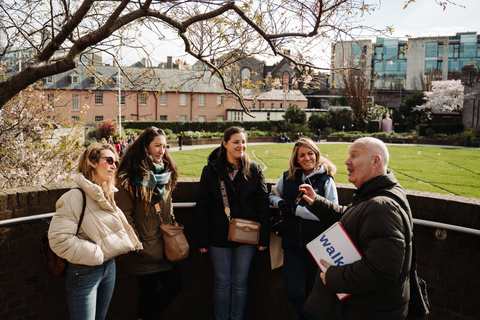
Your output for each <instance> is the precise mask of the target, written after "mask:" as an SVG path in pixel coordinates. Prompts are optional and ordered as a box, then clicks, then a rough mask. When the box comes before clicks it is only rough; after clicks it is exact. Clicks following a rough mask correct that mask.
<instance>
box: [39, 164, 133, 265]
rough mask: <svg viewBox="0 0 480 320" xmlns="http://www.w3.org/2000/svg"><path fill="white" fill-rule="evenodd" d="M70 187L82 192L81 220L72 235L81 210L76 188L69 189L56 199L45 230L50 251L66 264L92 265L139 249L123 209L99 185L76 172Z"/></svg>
mask: <svg viewBox="0 0 480 320" xmlns="http://www.w3.org/2000/svg"><path fill="white" fill-rule="evenodd" d="M74 187H78V188H81V189H82V190H83V191H85V195H86V208H85V215H84V218H83V222H82V224H81V226H80V230H79V232H78V235H75V234H76V232H77V226H78V221H79V219H80V215H81V213H82V207H83V196H82V193H81V192H80V190H70V191H68V192H67V193H65V194H64V195H62V196H61V197H60V199H59V200H58V201H57V203H56V212H55V214H54V216H53V218H52V222H51V223H50V227H49V229H48V239H49V242H50V247H51V248H52V250H53V252H55V253H56V254H57V255H58V256H59V257H61V258H64V259H66V260H67V261H68V262H70V263H74V264H83V265H88V266H96V265H101V264H102V263H103V262H105V261H107V260H110V259H112V258H115V257H116V256H119V255H121V254H125V253H127V252H129V251H133V250H139V249H141V248H142V244H141V243H140V241H139V240H138V238H137V236H136V235H135V232H134V231H133V229H132V227H131V226H130V225H129V224H128V221H127V219H126V218H125V216H124V214H123V212H122V211H121V210H120V209H118V208H113V207H112V205H111V204H110V202H108V201H107V199H106V198H105V196H104V194H103V191H102V189H101V187H100V186H99V185H97V184H94V183H92V182H91V181H89V180H87V179H86V178H85V177H84V176H83V174H81V173H80V174H78V175H77V176H76V177H75V185H74ZM115 190H116V189H115Z"/></svg>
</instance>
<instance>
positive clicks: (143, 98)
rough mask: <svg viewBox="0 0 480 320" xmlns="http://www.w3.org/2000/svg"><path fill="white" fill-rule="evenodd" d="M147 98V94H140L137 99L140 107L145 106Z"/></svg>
mask: <svg viewBox="0 0 480 320" xmlns="http://www.w3.org/2000/svg"><path fill="white" fill-rule="evenodd" d="M147 97H148V93H146V92H141V93H140V95H139V97H138V103H139V104H141V105H142V106H144V105H146V104H147Z"/></svg>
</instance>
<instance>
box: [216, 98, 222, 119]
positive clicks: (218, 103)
mask: <svg viewBox="0 0 480 320" xmlns="http://www.w3.org/2000/svg"><path fill="white" fill-rule="evenodd" d="M222 104H223V103H222V95H221V94H217V106H221V105H222ZM222 118H223V117H222Z"/></svg>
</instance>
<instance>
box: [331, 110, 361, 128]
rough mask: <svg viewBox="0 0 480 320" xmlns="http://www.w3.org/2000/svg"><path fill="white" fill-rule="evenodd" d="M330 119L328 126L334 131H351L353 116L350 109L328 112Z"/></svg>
mask: <svg viewBox="0 0 480 320" xmlns="http://www.w3.org/2000/svg"><path fill="white" fill-rule="evenodd" d="M328 114H329V116H330V118H331V119H332V120H331V122H330V124H331V126H332V127H333V128H334V129H335V130H336V131H342V130H345V131H351V130H352V129H353V123H354V118H355V116H354V114H353V112H352V110H350V109H339V110H333V109H330V110H328Z"/></svg>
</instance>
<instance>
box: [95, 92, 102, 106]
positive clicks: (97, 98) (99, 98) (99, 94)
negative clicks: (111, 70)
mask: <svg viewBox="0 0 480 320" xmlns="http://www.w3.org/2000/svg"><path fill="white" fill-rule="evenodd" d="M95 104H103V92H95Z"/></svg>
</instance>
